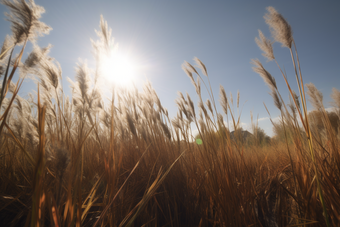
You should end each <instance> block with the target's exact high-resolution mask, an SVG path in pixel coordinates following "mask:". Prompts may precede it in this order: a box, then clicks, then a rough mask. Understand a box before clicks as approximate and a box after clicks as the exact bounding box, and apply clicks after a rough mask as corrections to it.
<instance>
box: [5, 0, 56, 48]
mask: <svg viewBox="0 0 340 227" xmlns="http://www.w3.org/2000/svg"><path fill="white" fill-rule="evenodd" d="M1 3H2V4H4V5H5V6H7V7H8V8H9V10H10V13H6V14H5V15H6V16H7V20H8V21H10V22H11V23H12V27H11V30H12V33H13V38H14V43H15V44H22V43H23V42H24V41H25V40H30V41H35V39H36V37H37V36H43V35H45V34H48V33H49V32H50V30H51V29H52V28H51V27H49V26H47V25H46V24H45V23H43V22H41V21H39V19H40V17H41V14H43V13H44V12H45V9H44V8H43V7H41V6H38V5H36V4H35V2H34V0H29V2H26V1H25V0H13V1H9V0H2V1H1Z"/></svg>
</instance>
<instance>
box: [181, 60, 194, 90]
mask: <svg viewBox="0 0 340 227" xmlns="http://www.w3.org/2000/svg"><path fill="white" fill-rule="evenodd" d="M187 64H189V63H187V62H184V63H183V64H182V69H183V71H184V72H185V73H186V74H187V75H188V77H189V78H190V80H191V83H192V84H193V85H194V87H195V88H196V87H197V85H196V82H195V80H194V77H193V76H192V72H191V71H190V70H189V69H188V68H187V66H186V65H187Z"/></svg>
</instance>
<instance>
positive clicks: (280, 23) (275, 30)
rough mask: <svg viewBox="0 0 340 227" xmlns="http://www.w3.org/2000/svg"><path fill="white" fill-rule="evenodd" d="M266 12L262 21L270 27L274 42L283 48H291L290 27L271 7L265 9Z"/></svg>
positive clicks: (291, 34) (291, 33)
mask: <svg viewBox="0 0 340 227" xmlns="http://www.w3.org/2000/svg"><path fill="white" fill-rule="evenodd" d="M267 11H268V13H267V14H266V15H265V16H264V19H265V21H266V23H267V24H268V25H269V27H270V30H271V33H272V36H273V38H274V40H275V41H276V42H279V43H281V44H282V46H284V47H288V48H291V47H292V42H293V31H292V28H291V26H290V25H289V24H288V22H287V21H286V19H285V18H284V17H283V16H282V15H281V14H280V13H278V12H277V11H276V10H275V9H274V8H273V7H271V6H270V7H267ZM273 59H274V58H273Z"/></svg>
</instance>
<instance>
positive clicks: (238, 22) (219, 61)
mask: <svg viewBox="0 0 340 227" xmlns="http://www.w3.org/2000/svg"><path fill="white" fill-rule="evenodd" d="M35 2H36V4H38V5H41V6H43V7H44V8H45V10H46V13H45V14H43V15H42V18H41V21H43V22H45V23H46V24H47V25H49V26H51V27H52V28H53V30H52V31H51V32H50V34H49V35H47V36H45V37H41V38H39V40H38V44H39V45H40V46H42V47H44V46H47V45H48V44H49V43H50V44H52V45H53V48H52V50H51V52H50V55H51V56H52V57H54V58H56V60H57V61H59V63H60V64H61V66H62V69H63V78H64V80H63V85H64V90H65V91H66V92H67V93H69V92H70V89H69V85H68V83H67V81H66V77H70V78H74V75H75V69H74V68H75V66H76V63H77V62H79V58H81V59H87V61H88V63H89V64H90V65H91V64H92V65H93V64H94V63H93V62H94V60H93V57H92V54H91V51H92V47H91V42H90V38H92V39H94V40H96V39H97V37H96V34H95V29H97V30H98V29H99V20H100V15H103V16H104V19H105V20H106V21H107V22H108V25H109V27H111V28H112V36H113V37H114V38H115V41H116V42H118V43H119V45H120V50H121V51H125V52H128V53H129V54H130V55H131V56H133V58H134V59H135V61H136V62H138V64H139V65H141V66H143V70H141V71H140V75H139V77H138V79H137V81H136V83H137V85H140V84H142V83H143V81H145V80H146V78H147V79H148V80H150V82H151V83H152V85H153V87H154V89H155V90H156V92H157V93H158V95H159V97H160V100H161V102H162V104H163V106H164V107H166V108H167V109H168V110H169V113H170V115H171V116H174V115H175V114H176V111H177V108H176V105H175V102H174V100H175V99H176V97H177V91H181V92H182V93H185V92H188V93H189V94H190V96H191V97H192V98H193V100H194V101H195V102H196V103H197V98H196V96H195V90H194V87H193V86H192V84H191V83H190V80H189V78H188V77H187V76H186V74H185V73H184V72H183V71H182V69H181V64H182V63H183V62H184V61H188V62H189V63H194V62H193V60H192V59H193V58H194V57H198V58H199V59H200V60H201V61H202V62H203V63H204V64H205V65H206V67H207V69H208V73H209V76H210V81H211V84H212V89H213V91H214V94H215V99H216V101H217V100H218V94H219V85H220V84H221V85H223V86H224V88H225V90H226V92H227V95H228V96H230V95H229V94H230V92H231V93H232V94H233V97H234V100H236V95H237V91H238V90H239V91H240V96H241V98H240V103H241V106H242V105H243V104H244V107H243V111H242V116H241V121H242V122H243V123H244V128H245V129H250V128H249V125H250V111H252V112H253V113H254V116H255V118H256V117H257V115H259V118H266V117H268V114H267V112H266V110H265V108H264V106H263V102H265V103H266V105H267V107H268V109H269V111H270V113H271V115H272V117H276V116H278V114H279V112H278V110H277V109H276V108H275V107H274V105H273V101H272V98H271V96H270V95H269V94H268V91H269V89H268V88H267V86H266V85H265V84H264V82H263V80H262V79H261V78H260V77H259V76H258V75H257V74H256V73H254V72H253V71H252V68H251V67H252V65H251V64H250V61H251V59H252V58H258V59H259V60H261V62H262V63H263V64H264V66H265V68H266V69H267V70H268V71H269V72H270V73H271V74H272V75H273V76H274V77H275V78H276V81H277V83H278V85H279V86H278V87H279V90H280V92H281V94H282V96H283V97H284V98H285V99H286V100H288V92H287V88H286V86H285V83H284V80H283V78H282V76H281V75H280V73H279V70H278V68H277V67H276V65H274V63H273V62H269V63H266V59H264V57H262V55H261V50H260V49H259V48H258V47H257V45H256V43H255V41H254V38H255V37H256V36H258V29H260V30H261V31H262V32H263V33H264V34H265V35H266V36H267V37H270V32H269V29H268V26H267V25H266V23H265V22H264V19H263V16H264V14H265V13H266V7H268V6H273V7H274V8H275V9H276V10H277V11H278V12H279V13H281V14H282V15H283V16H284V17H285V18H286V20H287V21H288V22H289V23H290V25H291V26H292V28H293V32H294V39H295V42H296V44H297V48H298V52H299V57H300V62H301V67H302V74H303V77H304V82H305V83H309V82H312V83H314V84H315V85H316V87H317V88H318V89H319V90H320V91H321V92H322V93H323V95H324V102H325V105H326V107H330V104H329V103H330V101H331V99H330V94H331V89H332V87H335V88H337V89H340V67H339V66H338V65H339V62H340V54H339V51H340V44H339V40H340V26H339V22H340V14H339V13H338V12H339V10H340V1H290V0H288V1H189V0H187V1H175V0H173V1H160V0H159V1H148V0H145V1H114V0H110V1H100V0H98V1H88V0H81V1H80V0H72V1H65V0H60V1H50V0H48V1H46V0H45V1H42V0H36V1H35ZM4 12H7V9H6V7H4V6H3V5H0V13H1V15H2V17H1V18H0V27H1V36H0V41H1V42H2V41H3V40H4V38H5V35H6V34H10V33H11V32H10V23H9V22H8V21H5V16H4V14H3V13H4ZM29 51H30V48H29V47H28V48H27V49H26V51H25V52H26V56H27V54H28V53H29ZM274 54H275V56H276V58H277V59H278V62H279V64H280V65H281V66H282V67H285V69H286V71H287V73H288V80H289V81H290V82H291V84H293V85H294V86H293V88H295V89H296V86H295V84H296V82H295V77H294V74H293V71H292V70H293V69H292V65H291V59H290V55H289V52H288V49H286V48H281V44H278V43H275V44H274ZM33 89H36V88H35V87H34V86H33V85H32V83H30V82H27V83H25V84H24V87H23V89H22V91H21V92H20V95H21V96H23V97H25V95H26V94H27V93H28V92H29V91H31V90H33ZM207 98H208V96H207V95H206V93H203V99H204V100H206V99H207ZM218 106H219V104H218ZM308 107H309V108H308V109H312V107H311V105H308ZM221 112H222V111H221ZM259 125H260V126H261V127H262V128H264V129H265V131H266V132H267V134H269V135H272V126H271V123H270V121H269V120H262V121H260V122H259Z"/></svg>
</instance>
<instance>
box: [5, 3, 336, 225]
mask: <svg viewBox="0 0 340 227" xmlns="http://www.w3.org/2000/svg"><path fill="white" fill-rule="evenodd" d="M3 3H5V4H6V5H7V6H10V10H12V11H13V10H19V12H21V11H25V10H26V11H27V12H21V13H19V14H18V13H16V14H13V16H12V17H11V21H12V22H13V21H16V22H19V24H17V25H16V26H17V27H16V30H14V31H15V32H16V34H14V37H15V38H16V40H14V41H13V43H14V44H13V45H10V44H8V43H7V44H6V46H7V48H2V49H1V53H0V58H1V59H0V60H1V63H3V64H4V65H5V67H6V70H5V76H4V77H3V83H2V87H1V97H0V98H1V99H0V108H1V109H0V114H1V116H0V135H1V136H0V182H1V184H0V204H1V205H0V222H1V223H3V224H4V225H6V226H29V225H31V226H303V225H308V226H338V225H340V214H339V210H340V202H339V201H340V164H339V163H340V156H339V128H338V127H339V125H340V124H339V115H336V114H335V113H333V115H332V114H329V113H327V112H326V111H325V108H324V106H323V104H322V95H320V94H321V93H320V92H319V91H317V89H316V88H315V86H314V85H309V86H308V89H309V90H308V92H309V93H308V94H309V96H310V97H311V98H312V102H313V103H314V104H315V105H316V106H317V107H318V108H317V109H316V110H315V112H314V115H311V114H310V115H309V118H308V114H307V111H306V110H307V107H306V105H307V104H306V98H305V95H304V94H305V91H304V88H303V87H304V86H303V81H302V76H301V71H300V65H299V62H298V56H297V51H296V46H295V42H294V39H293V37H292V36H291V31H290V29H291V28H290V25H289V24H288V23H287V22H286V21H285V20H284V18H283V17H282V16H281V15H280V14H278V13H277V12H276V11H275V9H273V8H269V9H268V10H269V14H268V15H266V22H267V23H268V24H269V25H270V26H272V29H273V31H274V34H273V35H274V38H275V39H276V41H279V42H282V43H283V45H284V46H285V47H288V48H289V50H290V54H291V56H292V60H293V63H294V64H293V67H294V68H295V72H296V78H297V81H298V83H299V84H300V85H299V88H300V90H299V93H300V100H301V101H299V100H298V98H297V96H296V95H295V92H293V91H292V90H291V89H290V85H289V84H288V82H287V80H286V82H287V86H288V89H289V90H290V94H291V96H292V100H291V103H290V104H289V105H286V104H285V102H284V100H283V99H282V97H281V95H280V93H279V91H278V89H277V86H276V82H275V79H274V78H273V77H272V76H271V75H270V74H269V72H267V71H266V70H265V69H264V67H263V66H262V64H261V63H260V62H259V61H258V60H254V61H253V63H254V64H255V66H256V67H255V71H256V72H258V73H259V74H260V75H261V77H262V78H263V79H264V80H265V82H266V83H267V84H268V85H269V87H270V89H271V91H272V93H271V94H272V96H273V98H274V101H275V104H276V106H277V107H278V108H279V109H280V110H281V121H280V122H278V123H275V122H273V124H274V125H273V126H274V131H275V133H276V138H273V139H271V141H268V139H267V140H265V139H264V138H265V137H264V136H265V134H264V133H263V130H261V129H260V128H259V127H258V126H257V124H256V123H253V133H254V136H251V137H249V138H247V139H244V138H243V136H242V131H241V127H240V115H238V116H237V115H235V112H234V108H233V100H232V96H230V97H229V98H228V97H227V95H226V92H225V91H224V88H223V87H221V89H220V99H221V100H220V104H221V106H222V109H223V111H224V114H225V115H224V116H225V117H227V120H229V119H230V120H231V121H232V124H233V126H234V128H235V129H236V130H235V132H234V133H233V134H231V133H230V131H229V129H228V128H227V127H225V125H224V120H223V115H222V114H220V113H218V112H217V108H216V100H215V99H214V91H213V90H212V89H211V86H210V82H209V75H208V71H207V68H206V66H205V65H204V64H203V63H202V62H201V61H200V60H199V59H197V58H195V62H196V64H197V67H195V66H192V65H191V64H189V63H185V64H183V69H184V71H185V72H186V73H187V75H188V76H189V78H190V79H191V82H192V83H193V85H194V86H195V88H196V92H197V95H198V97H199V103H198V105H197V106H195V105H194V103H193V101H192V100H191V97H190V96H189V95H188V94H187V96H186V97H185V96H184V95H183V94H182V93H180V94H179V98H178V99H177V100H176V103H177V105H178V114H177V116H176V117H174V118H173V119H170V117H169V116H168V112H167V110H166V109H165V108H164V107H163V106H162V105H161V102H160V100H159V98H158V96H157V94H156V92H155V91H154V89H153V88H152V87H151V85H150V84H149V83H148V84H146V85H145V87H144V92H142V93H141V92H139V91H138V90H137V89H135V90H133V91H125V90H118V89H112V90H111V95H112V96H111V101H110V102H109V103H107V104H104V103H103V98H102V94H101V93H100V90H99V85H98V84H97V81H98V80H97V79H98V77H100V74H96V75H95V78H91V75H90V71H89V69H88V68H87V65H86V64H80V65H78V66H77V76H76V81H75V82H73V81H71V80H69V82H70V84H71V87H72V99H71V100H70V99H69V98H68V97H66V95H65V94H64V93H63V89H62V88H61V82H60V80H61V79H62V78H61V69H60V67H59V64H58V63H57V62H55V61H52V60H51V59H50V58H49V57H48V56H47V53H48V49H49V47H47V48H43V49H40V48H38V47H36V48H35V50H34V52H32V53H31V54H30V58H29V60H27V61H25V63H24V66H23V67H21V68H20V70H21V69H24V70H22V71H21V74H22V79H19V80H18V81H17V83H16V85H15V86H13V85H11V83H12V82H11V80H12V78H13V75H14V73H15V71H16V70H17V69H18V66H19V62H21V57H22V53H23V50H24V48H25V45H24V46H23V47H22V49H21V51H20V55H19V57H18V58H16V59H15V61H14V62H15V63H14V65H10V64H6V62H10V61H11V60H10V59H11V58H12V54H13V48H14V47H15V46H17V44H19V43H22V42H24V43H25V44H26V42H27V41H29V40H32V39H34V34H35V35H37V34H40V33H39V32H36V31H35V32H33V31H31V29H33V30H36V29H39V27H34V26H31V24H30V23H28V22H29V21H32V20H34V21H37V20H38V19H39V17H40V16H39V17H38V18H36V17H35V18H29V16H30V15H31V16H34V15H33V14H30V13H29V12H35V11H38V12H40V13H41V12H43V10H42V9H41V8H39V6H36V5H35V4H34V2H33V3H32V2H31V3H30V4H26V3H25V2H17V1H15V2H14V3H13V4H10V2H9V1H4V2H3ZM15 12H17V11H15ZM27 15H28V16H27ZM39 15H40V14H39ZM30 19H31V20H30ZM26 22H27V23H26ZM36 24H38V25H39V23H36ZM40 25H41V26H42V25H43V23H42V24H40ZM100 28H101V30H100V31H98V32H97V33H98V36H99V38H100V41H98V42H93V45H94V47H95V52H96V56H98V55H100V54H103V53H105V52H107V48H109V47H110V44H112V39H111V32H110V31H109V30H108V26H107V23H106V22H105V21H104V19H103V18H101V24H100ZM41 29H43V31H42V33H46V29H47V28H46V27H43V28H41ZM22 31H24V32H22ZM28 34H29V35H28ZM256 43H257V44H258V45H259V46H260V48H261V49H262V50H263V51H264V52H265V53H264V56H266V57H267V58H268V59H269V60H274V61H276V60H275V57H274V52H273V50H272V47H271V43H272V41H270V40H268V39H266V38H265V37H264V36H263V34H262V32H260V39H256ZM292 48H294V49H292ZM5 52H6V53H7V54H6V53H5ZM8 53H9V54H8ZM276 63H277V62H276ZM277 65H278V66H279V64H278V63H277ZM99 66H100V62H98V68H97V69H99ZM198 68H199V69H201V71H202V73H203V75H205V78H203V77H202V76H201V75H200V73H199V72H198V70H197V69H198ZM96 71H97V72H100V70H96ZM28 72H29V73H32V72H33V74H35V75H36V80H37V81H38V84H39V85H38V95H37V99H36V100H37V101H34V99H33V98H32V99H28V100H25V99H22V98H21V97H19V96H18V91H19V89H20V87H21V85H22V81H23V79H24V78H25V75H26V73H28ZM194 75H197V80H195V79H194ZM282 75H283V76H284V78H286V75H285V74H283V73H282ZM206 80H208V83H209V87H208V86H207V85H206V83H205V81H206ZM201 82H203V84H204V86H205V88H206V89H207V91H208V93H209V98H210V99H208V100H207V101H206V102H205V104H204V102H203V100H202V97H201ZM10 86H12V88H13V89H10ZM8 91H9V92H8ZM239 96H240V94H239V93H238V94H237V108H239V98H240V97H239ZM332 97H333V99H334V101H335V102H334V105H335V109H336V111H337V114H339V110H340V106H339V100H338V97H339V91H337V90H336V89H334V90H333V94H332ZM300 103H301V104H302V108H301V107H300ZM288 107H289V108H288ZM288 109H290V111H289V110H288ZM330 116H332V118H331V117H330ZM316 117H317V118H318V120H315V118H316ZM298 119H299V120H300V122H302V127H300V126H299V123H298V122H299V121H298ZM307 119H308V120H307ZM313 119H314V120H313ZM252 121H253V120H252ZM334 121H337V124H336V127H334V125H335V123H334ZM191 122H194V124H195V125H196V126H197V128H198V131H199V135H198V137H199V138H200V139H201V140H202V141H203V143H202V145H197V144H196V143H192V142H190V141H192V134H191V127H190V123H191Z"/></svg>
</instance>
